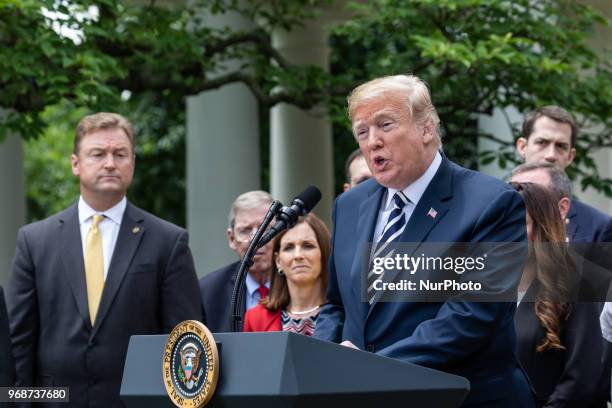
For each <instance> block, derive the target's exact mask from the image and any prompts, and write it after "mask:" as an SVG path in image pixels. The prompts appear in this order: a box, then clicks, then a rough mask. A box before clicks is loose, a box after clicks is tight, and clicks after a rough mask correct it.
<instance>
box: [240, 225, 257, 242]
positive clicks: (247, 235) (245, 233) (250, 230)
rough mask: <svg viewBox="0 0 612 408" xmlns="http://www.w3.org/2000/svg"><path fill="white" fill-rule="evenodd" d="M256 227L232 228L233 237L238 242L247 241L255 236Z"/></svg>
mask: <svg viewBox="0 0 612 408" xmlns="http://www.w3.org/2000/svg"><path fill="white" fill-rule="evenodd" d="M257 228H258V227H244V228H239V229H234V239H235V240H236V241H238V242H240V243H244V242H249V241H250V240H251V239H253V237H254V236H255V233H256V232H257Z"/></svg>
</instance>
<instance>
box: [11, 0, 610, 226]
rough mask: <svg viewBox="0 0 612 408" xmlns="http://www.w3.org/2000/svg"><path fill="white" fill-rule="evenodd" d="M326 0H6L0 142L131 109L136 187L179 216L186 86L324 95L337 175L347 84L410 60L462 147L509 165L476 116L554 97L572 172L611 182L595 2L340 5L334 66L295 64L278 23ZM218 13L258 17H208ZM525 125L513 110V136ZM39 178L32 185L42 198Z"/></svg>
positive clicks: (273, 96) (437, 0)
mask: <svg viewBox="0 0 612 408" xmlns="http://www.w3.org/2000/svg"><path fill="white" fill-rule="evenodd" d="M331 3H334V2H333V1H332V0H252V1H246V2H245V1H239V0H198V1H189V2H164V4H166V6H161V5H159V4H157V3H156V2H155V1H148V2H144V1H129V2H122V1H119V0H99V1H95V2H94V1H89V0H0V109H2V111H3V112H5V114H4V115H2V116H1V117H0V140H1V139H2V138H3V136H4V135H6V133H7V132H16V133H19V134H21V135H22V136H23V137H24V138H26V139H29V138H35V137H38V136H40V135H43V134H44V135H45V136H48V135H50V134H53V132H54V130H53V126H51V125H54V126H55V121H56V120H57V119H58V118H57V117H56V116H54V115H53V114H52V113H48V112H49V111H48V109H49V108H50V107H53V106H61V107H63V108H62V109H64V111H65V112H67V115H65V116H64V120H65V121H71V123H70V126H69V128H70V129H73V128H74V126H75V125H76V118H73V117H72V113H73V112H81V113H82V112H85V111H87V112H91V111H99V110H112V111H118V112H120V113H123V114H125V115H126V116H127V117H129V118H130V119H131V120H132V121H133V122H134V124H135V125H136V127H137V128H138V131H139V137H140V146H139V148H138V151H137V155H138V158H137V160H138V166H137V169H138V170H137V172H138V173H137V175H136V180H135V183H134V188H133V189H132V192H131V194H132V198H133V199H134V200H136V202H137V203H138V204H139V205H141V206H144V207H145V208H147V209H149V210H151V211H154V212H156V213H158V214H160V215H162V216H165V217H167V218H170V219H173V220H174V221H176V222H179V223H181V224H183V223H184V209H183V202H184V159H185V153H184V146H185V145H184V139H185V137H184V136H185V130H184V126H185V112H184V111H185V97H186V96H188V95H195V94H198V93H199V92H202V91H205V90H211V89H216V88H219V87H221V86H223V85H225V84H228V83H236V82H240V83H243V84H245V85H246V86H247V87H249V89H250V90H251V91H252V92H253V94H254V95H255V97H256V98H257V100H258V101H259V103H260V107H261V111H262V117H267V114H266V112H267V111H268V110H269V108H270V107H272V106H274V105H275V104H277V103H279V102H286V103H290V104H293V105H295V106H297V107H300V108H304V109H309V108H312V107H314V106H321V105H324V106H327V107H329V111H330V116H331V117H332V118H333V120H334V123H335V124H336V125H337V126H336V129H337V132H336V133H337V134H336V137H335V141H336V157H337V160H336V166H337V173H336V174H337V177H336V178H337V180H338V184H340V183H341V180H342V178H343V175H342V170H341V169H342V164H343V160H344V158H345V157H346V155H347V154H348V152H349V151H350V150H352V149H353V148H354V147H355V146H356V144H355V143H354V141H353V140H352V139H351V136H350V135H349V134H348V132H347V129H348V127H347V126H346V124H347V122H346V115H345V112H344V109H345V98H346V94H347V93H348V91H349V90H350V89H352V87H354V86H355V85H356V84H358V83H360V82H363V81H365V80H367V79H370V78H372V77H375V76H379V75H388V74H392V73H405V72H413V73H415V74H417V75H419V76H421V77H422V78H424V79H425V80H426V81H427V82H428V83H429V84H430V86H431V89H432V92H433V99H434V103H435V105H436V106H437V107H438V108H439V111H440V116H441V119H442V128H443V133H444V135H443V136H444V139H445V149H446V150H447V152H448V153H449V155H451V156H452V157H453V158H454V159H456V160H460V161H463V162H464V164H466V165H468V166H470V167H477V165H478V156H477V154H476V146H477V141H478V140H479V138H488V139H491V140H494V141H496V142H498V143H499V149H497V150H495V151H491V152H485V153H484V154H483V155H482V156H481V157H480V161H481V162H482V161H484V162H486V161H493V160H498V161H499V162H500V163H501V164H508V163H510V162H512V161H513V160H515V157H514V154H513V147H512V144H511V143H508V142H506V141H504V140H501V139H500V138H499V137H497V135H491V134H482V133H479V131H478V128H477V127H476V121H477V118H478V115H480V114H491V113H492V111H493V108H494V107H508V106H513V107H516V108H517V109H518V110H519V111H521V112H524V111H527V110H530V109H533V108H534V107H536V106H540V105H543V104H550V103H554V104H559V105H562V106H564V107H566V108H567V109H569V110H571V111H573V112H574V113H576V114H577V116H578V117H579V118H580V121H581V125H582V130H583V132H582V137H581V138H580V141H579V146H578V148H579V149H578V153H579V154H578V157H577V163H578V165H579V166H578V167H577V170H576V171H575V173H577V175H579V176H580V177H581V179H582V182H583V185H584V186H587V185H593V186H595V187H596V188H599V189H600V190H603V191H605V192H606V193H607V194H609V195H612V190H611V188H610V186H611V184H612V180H610V179H606V178H604V177H602V176H601V175H600V174H599V173H598V172H597V169H596V168H595V166H594V164H593V162H592V160H590V159H589V155H588V153H591V152H592V151H593V150H594V149H596V148H598V147H604V146H607V147H609V146H610V145H611V141H610V140H611V139H610V136H611V135H610V133H611V132H612V130H611V129H612V126H610V125H611V123H610V121H611V120H612V119H610V117H609V115H608V114H609V112H610V110H611V107H612V89H611V88H610V86H609V83H610V82H611V81H610V80H611V79H612V78H611V77H612V69H611V66H610V61H609V60H608V59H600V58H598V57H597V56H596V55H595V53H594V52H593V50H591V49H590V48H589V47H588V45H587V40H588V38H589V36H590V35H591V33H592V31H593V29H594V27H595V26H596V25H597V24H607V21H606V20H605V19H604V18H603V17H602V16H601V15H600V14H598V13H596V12H595V11H594V10H593V9H592V8H590V7H588V6H585V5H582V4H579V3H577V2H574V1H569V0H539V1H532V0H512V1H510V0H370V1H368V2H355V3H351V2H347V4H352V7H353V12H354V14H353V17H352V18H351V19H350V20H349V21H347V22H346V23H344V24H341V25H340V26H339V27H338V28H337V29H336V30H334V32H333V34H332V36H331V45H332V72H331V74H329V73H326V72H325V71H324V70H322V69H320V68H318V67H315V66H308V65H298V64H292V63H291V62H289V61H288V60H287V59H285V58H284V57H283V56H282V55H281V54H280V53H279V52H278V51H277V50H276V49H275V48H274V47H273V46H272V33H273V32H274V31H275V30H291V29H293V28H295V27H297V26H299V25H300V24H301V23H303V22H305V21H306V20H308V19H313V18H315V19H316V18H317V16H318V15H319V14H320V13H324V12H325V10H326V8H325V7H326V6H328V5H329V4H331ZM167 4H171V6H168V5H167ZM222 13H229V14H233V15H237V16H240V17H241V18H243V19H245V20H246V21H248V22H250V28H249V29H245V30H232V29H229V28H227V27H223V26H218V25H215V26H213V25H211V24H209V22H210V21H215V19H216V18H218V16H219V15H220V14H222ZM58 31H60V32H61V34H62V35H58V34H57V32H58ZM69 33H72V35H71V36H69V35H68V34H69ZM66 107H68V108H66ZM66 109H67V110H66ZM81 109H84V110H83V111H82V110H81ZM52 111H53V108H51V112H52ZM75 115H76V113H75ZM68 118H70V119H68ZM52 121H53V122H52ZM516 125H517V124H515V123H508V126H510V127H512V128H513V129H514V131H515V133H516V130H517V129H516ZM264 127H265V124H264ZM70 133H71V132H70ZM49 137H50V136H49ZM28 160H29V158H28ZM42 164H43V163H40V164H39V165H42ZM39 174H42V173H39ZM575 175H576V174H575ZM40 184H42V183H40ZM43 191H44V190H41V193H40V194H38V195H37V196H38V197H42V196H49V195H48V194H45V193H43ZM49 194H51V193H49ZM49 197H50V196H49ZM162 200H163V201H162ZM42 207H45V211H46V212H47V213H49V212H51V207H49V206H48V205H44V206H42V205H41V211H42Z"/></svg>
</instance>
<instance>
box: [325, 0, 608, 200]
mask: <svg viewBox="0 0 612 408" xmlns="http://www.w3.org/2000/svg"><path fill="white" fill-rule="evenodd" d="M353 8H354V10H355V17H354V18H353V19H352V20H351V21H349V22H347V23H346V24H344V25H343V26H341V27H340V28H338V30H336V35H335V37H334V38H333V41H334V49H335V50H337V52H336V53H335V54H334V55H335V57H336V59H335V63H334V69H335V71H336V73H338V74H341V75H346V76H347V77H349V78H350V79H351V80H357V79H366V78H372V77H375V76H380V75H389V74H392V73H406V72H411V73H414V74H416V75H418V76H419V77H421V78H423V79H425V80H426V81H427V82H428V83H429V85H430V87H431V90H432V97H433V101H434V104H435V105H436V107H437V108H438V110H439V113H440V116H441V120H442V124H441V125H442V131H443V137H444V139H445V142H444V143H445V149H446V151H447V152H448V153H449V155H451V156H452V157H453V158H455V159H458V160H460V161H463V162H464V164H465V165H467V166H469V167H474V168H475V167H477V165H478V160H479V161H480V162H485V163H487V162H492V161H494V160H498V161H499V163H500V164H501V165H502V167H506V166H508V165H510V164H511V163H513V162H516V161H517V158H516V156H515V154H514V144H513V143H512V142H508V141H506V140H503V139H501V138H499V137H498V136H497V135H494V134H486V133H482V132H479V129H478V128H477V126H476V122H475V120H476V119H477V115H480V114H484V115H490V114H492V113H493V109H494V108H495V107H499V108H505V107H511V106H512V107H516V108H517V109H518V110H519V111H520V112H527V111H530V110H533V109H534V108H536V107H538V106H542V105H547V104H556V105H560V106H563V107H565V108H566V109H568V110H569V111H571V112H573V113H574V114H575V115H576V116H577V118H578V119H579V122H580V127H581V136H580V140H579V142H578V147H577V149H578V155H577V157H576V164H577V165H578V166H573V173H574V174H573V175H574V176H575V175H577V174H578V175H580V176H581V178H582V183H583V187H586V186H588V185H592V186H594V187H596V188H598V189H600V190H603V191H604V192H605V193H606V194H608V195H609V196H612V189H611V186H612V180H611V179H607V178H604V177H602V176H601V175H600V174H599V173H598V172H597V169H596V167H595V165H594V163H593V161H592V160H591V159H590V158H589V154H591V153H592V152H593V151H595V150H596V149H598V148H602V147H611V146H612V137H611V136H612V117H610V115H609V113H610V111H611V110H612V87H610V85H609V84H610V83H612V69H611V68H612V66H611V65H610V60H609V58H599V57H597V55H596V54H595V53H594V52H593V50H592V49H591V48H590V47H589V46H588V45H587V41H588V39H589V36H590V35H591V34H592V33H593V30H594V28H595V26H596V25H598V24H601V25H607V24H608V22H607V21H606V20H605V19H604V18H603V17H602V15H601V14H599V13H597V12H596V11H595V10H593V9H592V8H591V7H590V6H586V5H583V4H580V3H578V2H575V1H565V0H539V1H531V0H512V1H502V0H405V1H398V0H375V1H368V2H363V3H355V4H354V5H353ZM336 105H337V106H340V103H339V102H338V103H337V104H336ZM336 118H337V119H338V120H339V121H342V120H346V119H345V115H344V113H343V112H337V115H336ZM508 126H509V127H510V128H511V129H512V130H513V133H514V135H515V136H516V137H518V136H519V126H520V123H512V122H510V121H509V120H508ZM479 138H487V139H491V140H493V141H495V142H497V144H498V145H499V149H497V150H495V151H487V152H484V153H483V154H481V155H480V157H479V156H478V154H477V153H478V152H477V142H478V140H479ZM576 173H577V174H576Z"/></svg>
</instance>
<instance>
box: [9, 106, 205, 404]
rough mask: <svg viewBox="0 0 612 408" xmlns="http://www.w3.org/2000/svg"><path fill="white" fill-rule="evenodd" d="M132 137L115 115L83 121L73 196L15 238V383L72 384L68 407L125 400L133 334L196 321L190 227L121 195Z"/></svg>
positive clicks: (131, 161) (129, 172) (129, 170)
mask: <svg viewBox="0 0 612 408" xmlns="http://www.w3.org/2000/svg"><path fill="white" fill-rule="evenodd" d="M134 137H135V136H134V131H133V128H132V125H131V124H130V123H129V122H128V121H127V120H126V119H125V118H123V117H122V116H120V115H118V114H115V113H106V112H102V113H97V114H94V115H89V116H85V117H84V118H83V119H81V121H80V122H79V124H78V126H77V129H76V137H75V142H74V150H73V154H72V156H71V164H72V172H73V174H74V175H75V176H78V177H79V180H80V192H81V196H80V198H79V200H78V203H77V204H74V205H72V206H71V207H69V208H67V209H65V210H63V211H62V212H60V213H58V214H55V215H53V216H51V217H49V218H47V219H45V220H42V221H40V222H36V223H33V224H30V225H26V226H24V227H22V228H21V229H20V230H19V233H18V236H17V249H16V254H15V258H14V260H13V266H12V271H11V275H10V278H9V286H8V293H7V294H8V304H9V315H10V321H11V337H12V342H13V352H14V356H15V363H16V368H17V378H16V380H17V381H16V385H17V386H22V387H23V386H55V387H58V386H67V387H70V402H71V404H72V406H77V407H86V406H87V407H122V406H124V405H123V403H122V402H121V400H120V398H119V389H120V385H121V379H122V374H123V365H124V361H125V357H126V351H127V346H128V341H129V339H130V336H133V335H143V334H161V333H168V332H170V331H171V330H172V328H173V327H174V326H175V325H176V324H178V323H180V322H181V321H184V320H188V319H201V306H200V297H199V294H198V290H197V276H196V273H195V269H194V264H193V259H192V256H191V252H190V250H189V246H188V236H187V232H186V231H185V230H183V229H181V228H179V227H177V226H175V225H173V224H170V223H168V222H166V221H164V220H161V219H159V218H157V217H155V216H153V215H151V214H149V213H147V212H145V211H143V210H141V209H139V208H137V207H135V206H134V205H132V204H131V203H130V202H128V201H127V199H126V192H127V189H128V186H129V185H130V183H131V181H132V177H133V173H134V165H135V153H134V144H135V143H134ZM160 363H161V360H160Z"/></svg>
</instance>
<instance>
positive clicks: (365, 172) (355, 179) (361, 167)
mask: <svg viewBox="0 0 612 408" xmlns="http://www.w3.org/2000/svg"><path fill="white" fill-rule="evenodd" d="M344 172H345V174H346V182H345V183H344V185H343V189H344V191H345V192H346V191H348V190H350V189H351V188H353V187H355V186H356V185H357V184H359V183H363V182H364V181H366V180H368V179H369V178H371V177H372V172H371V171H370V169H369V168H368V163H366V159H365V157H363V153H361V150H359V149H358V148H357V149H355V150H353V152H352V153H351V154H349V156H348V157H347V158H346V163H344Z"/></svg>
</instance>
